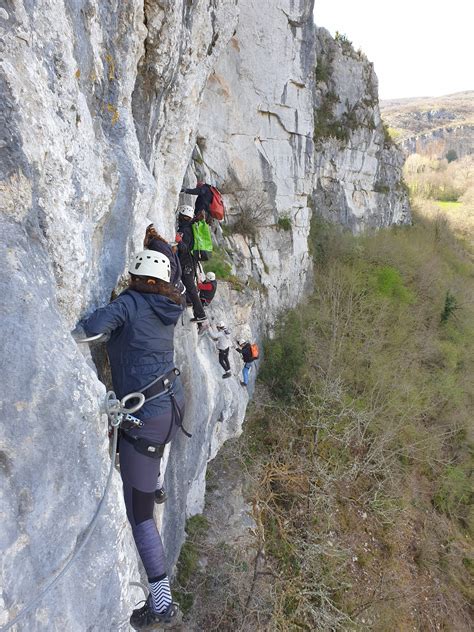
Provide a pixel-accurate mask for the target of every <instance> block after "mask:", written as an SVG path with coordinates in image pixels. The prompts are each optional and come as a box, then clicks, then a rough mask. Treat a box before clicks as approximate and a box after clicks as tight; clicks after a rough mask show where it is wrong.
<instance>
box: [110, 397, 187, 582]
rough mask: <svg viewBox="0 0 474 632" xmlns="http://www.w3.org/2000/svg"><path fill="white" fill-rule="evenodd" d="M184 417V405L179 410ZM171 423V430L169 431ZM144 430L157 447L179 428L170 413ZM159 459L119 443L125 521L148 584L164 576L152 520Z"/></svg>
mask: <svg viewBox="0 0 474 632" xmlns="http://www.w3.org/2000/svg"><path fill="white" fill-rule="evenodd" d="M180 409H181V413H182V414H184V404H183V405H182V406H180ZM170 423H172V424H173V425H172V426H171V432H169V431H170ZM144 430H148V431H149V432H151V431H153V435H154V437H153V441H155V442H157V443H159V442H163V441H165V439H166V438H167V439H168V440H169V441H170V440H171V439H172V438H173V437H174V435H175V434H176V431H177V430H178V426H177V424H176V423H174V421H173V420H172V414H171V411H169V412H166V413H164V414H162V415H160V416H159V417H156V418H153V419H147V420H146V421H145V427H144ZM160 464H161V459H153V458H151V457H149V456H146V455H144V454H140V453H139V452H137V451H136V450H135V448H134V447H133V445H132V444H130V443H128V441H121V442H120V475H121V477H122V483H123V496H124V500H125V508H126V510H127V518H128V520H129V522H130V525H131V527H132V533H133V538H134V540H135V544H136V547H137V549H138V553H139V555H140V558H141V560H142V562H143V566H144V567H145V571H146V574H147V576H148V580H149V581H150V582H152V581H157V578H161V577H162V576H163V575H165V574H166V559H165V552H164V549H163V542H162V540H161V537H160V534H159V533H158V529H157V528H156V524H155V521H154V519H153V510H154V508H155V490H156V483H157V481H158V476H159V474H160Z"/></svg>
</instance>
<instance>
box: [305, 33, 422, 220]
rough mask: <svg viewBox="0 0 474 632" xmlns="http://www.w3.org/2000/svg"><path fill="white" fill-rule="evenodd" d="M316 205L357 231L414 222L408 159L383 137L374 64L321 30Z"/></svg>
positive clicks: (317, 78) (325, 214)
mask: <svg viewBox="0 0 474 632" xmlns="http://www.w3.org/2000/svg"><path fill="white" fill-rule="evenodd" d="M316 51H317V66H316V71H315V97H314V100H315V115H314V116H315V121H314V140H315V169H314V196H313V201H314V206H315V208H316V210H317V212H318V213H320V214H321V215H322V216H323V217H325V218H326V219H328V220H330V221H333V222H338V223H341V224H344V225H346V226H348V227H350V228H351V229H352V230H353V231H355V232H358V231H361V230H363V229H364V228H368V227H378V226H386V225H389V224H404V223H408V222H409V221H410V208H409V204H408V198H407V193H406V191H405V188H404V187H403V185H402V173H401V170H402V166H403V157H402V156H401V154H400V151H399V150H398V149H397V148H396V147H395V146H394V145H393V143H391V142H390V140H389V139H388V138H387V136H386V134H385V133H384V128H383V124H382V120H381V117H380V111H379V106H378V84H377V77H376V75H375V73H374V69H373V65H372V64H371V63H369V62H368V61H367V59H366V57H365V56H364V55H363V53H361V52H356V51H355V50H354V49H353V48H352V45H351V43H350V42H349V41H348V40H347V39H346V38H345V37H344V36H342V37H339V38H338V39H337V40H334V39H333V38H332V37H331V36H330V34H329V33H328V32H327V31H326V30H325V29H322V28H320V29H318V30H317V38H316Z"/></svg>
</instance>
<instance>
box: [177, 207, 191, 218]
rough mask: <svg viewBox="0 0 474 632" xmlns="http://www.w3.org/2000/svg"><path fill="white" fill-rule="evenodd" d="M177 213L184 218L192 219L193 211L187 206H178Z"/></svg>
mask: <svg viewBox="0 0 474 632" xmlns="http://www.w3.org/2000/svg"><path fill="white" fill-rule="evenodd" d="M178 213H179V214H180V215H184V216H185V217H190V218H191V219H192V218H193V217H194V209H193V207H192V206H189V205H188V204H182V205H181V206H178Z"/></svg>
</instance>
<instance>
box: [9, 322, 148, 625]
mask: <svg viewBox="0 0 474 632" xmlns="http://www.w3.org/2000/svg"><path fill="white" fill-rule="evenodd" d="M103 335H104V334H97V335H95V336H89V337H88V338H82V339H81V340H76V342H92V341H93V340H99V339H100V338H101V337H102V336H103ZM131 399H138V403H137V404H135V405H134V406H132V407H130V408H127V406H126V404H127V402H128V401H129V400H131ZM144 403H145V396H144V395H143V394H142V393H130V394H129V395H126V396H125V397H123V398H122V399H121V400H118V399H117V398H116V396H115V393H114V392H112V391H109V392H108V393H107V395H106V398H105V406H104V408H105V412H106V414H107V416H108V419H109V423H110V424H111V426H112V427H113V429H114V432H113V439H112V455H115V453H116V452H117V441H118V430H119V427H120V426H121V424H126V423H128V424H131V427H137V426H141V425H143V422H142V421H141V420H140V419H137V418H136V417H133V415H132V414H131V413H134V412H137V410H139V409H140V408H141V407H142V406H143V404H144ZM114 465H115V461H114V458H112V459H111V461H110V468H109V473H108V476H107V481H106V484H105V488H104V493H103V494H102V498H101V499H100V501H99V504H98V505H97V509H96V510H95V513H94V515H93V516H92V519H91V521H90V522H89V524H88V525H87V527H86V528H85V530H84V532H83V533H82V535H80V536H78V537H77V542H78V545H77V546H76V548H75V549H74V551H73V552H72V553H71V557H70V559H69V561H68V562H66V564H65V565H64V566H63V568H62V569H61V570H60V571H59V573H58V574H57V575H56V577H55V578H54V579H52V580H51V581H50V582H49V584H47V585H46V586H45V588H43V590H42V591H41V592H39V593H38V594H37V595H36V597H34V598H33V599H32V600H31V601H30V603H29V604H28V605H27V606H25V607H24V608H22V610H20V612H19V613H18V614H17V615H16V617H15V618H14V619H12V620H11V621H9V622H8V623H7V624H6V625H4V626H3V627H2V628H1V629H0V632H7V630H10V629H11V628H12V627H13V626H14V625H16V624H17V623H18V621H19V620H20V619H22V618H23V617H24V616H25V615H26V614H28V612H30V611H31V610H32V609H33V608H34V607H35V606H36V605H37V604H38V603H39V602H40V601H41V600H42V599H43V598H44V597H45V596H46V595H47V594H48V593H49V592H51V590H52V589H53V588H54V587H55V586H56V584H57V583H58V582H59V580H60V579H61V577H62V576H63V575H65V573H66V572H67V571H68V570H69V568H70V567H71V566H72V564H73V562H74V561H75V560H76V558H77V557H78V556H79V554H80V553H81V551H82V549H83V548H84V547H85V545H86V544H87V542H88V541H89V539H90V537H91V535H92V533H93V532H94V529H95V527H96V525H97V521H98V519H99V516H100V514H101V512H102V509H103V507H104V505H105V500H106V498H107V494H108V492H109V489H110V484H111V482H112V474H113V471H114Z"/></svg>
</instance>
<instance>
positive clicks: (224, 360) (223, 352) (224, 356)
mask: <svg viewBox="0 0 474 632" xmlns="http://www.w3.org/2000/svg"><path fill="white" fill-rule="evenodd" d="M219 363H220V365H221V367H222V368H223V369H224V371H225V372H226V373H227V372H228V371H230V362H229V347H227V349H219Z"/></svg>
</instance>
